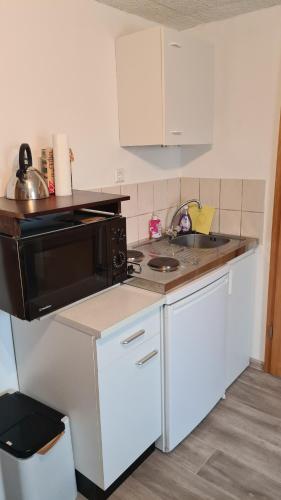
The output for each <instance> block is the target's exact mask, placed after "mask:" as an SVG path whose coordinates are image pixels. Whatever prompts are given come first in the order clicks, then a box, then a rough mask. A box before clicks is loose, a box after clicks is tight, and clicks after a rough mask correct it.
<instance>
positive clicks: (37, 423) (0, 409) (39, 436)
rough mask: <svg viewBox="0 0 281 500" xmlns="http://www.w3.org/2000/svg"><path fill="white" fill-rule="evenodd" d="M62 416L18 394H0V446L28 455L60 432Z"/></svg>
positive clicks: (13, 453)
mask: <svg viewBox="0 0 281 500" xmlns="http://www.w3.org/2000/svg"><path fill="white" fill-rule="evenodd" d="M62 417H63V416H62V415H61V414H60V413H58V412H56V411H55V410H52V409H50V408H48V407H47V406H45V405H42V404H41V403H38V402H37V401H34V400H33V399H31V398H28V397H27V396H24V395H22V394H20V393H15V394H6V395H4V396H3V397H0V448H2V449H3V450H5V451H7V452H8V453H10V454H11V455H14V456H15V457H17V458H29V457H31V456H32V455H34V454H35V453H37V452H38V451H40V450H41V448H43V447H44V446H45V445H46V444H48V443H49V442H50V441H52V440H53V439H55V438H56V437H57V436H58V435H59V434H61V433H62V432H63V431H64V429H65V425H64V423H63V422H62V421H61V418H62Z"/></svg>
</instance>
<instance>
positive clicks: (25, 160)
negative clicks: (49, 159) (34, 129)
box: [16, 143, 32, 181]
mask: <svg viewBox="0 0 281 500" xmlns="http://www.w3.org/2000/svg"><path fill="white" fill-rule="evenodd" d="M29 167H32V154H31V149H30V146H29V144H25V143H24V144H21V146H20V150H19V169H18V171H17V173H16V175H17V177H18V178H19V179H20V181H23V176H24V174H25V173H26V171H27V169H28V168H29Z"/></svg>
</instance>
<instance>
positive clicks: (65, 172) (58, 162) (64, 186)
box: [53, 134, 72, 196]
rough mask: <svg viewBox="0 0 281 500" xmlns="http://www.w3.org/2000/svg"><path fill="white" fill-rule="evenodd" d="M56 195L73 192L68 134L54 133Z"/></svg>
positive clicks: (67, 194) (66, 194)
mask: <svg viewBox="0 0 281 500" xmlns="http://www.w3.org/2000/svg"><path fill="white" fill-rule="evenodd" d="M53 150H54V169H55V192H56V196H69V195H71V194H72V187H71V167H70V159H69V146H68V141H67V135H66V134H53Z"/></svg>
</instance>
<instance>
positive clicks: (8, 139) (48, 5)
mask: <svg viewBox="0 0 281 500" xmlns="http://www.w3.org/2000/svg"><path fill="white" fill-rule="evenodd" d="M152 24H153V23H150V22H149V21H145V20H142V19H141V18H138V17H136V16H132V15H129V14H126V13H124V12H121V11H118V10H116V9H112V8H111V7H107V6H104V5H101V4H99V3H97V2H95V1H94V0H40V1H38V0H24V1H19V0H0V47H1V64H2V72H1V82H0V109H1V122H0V137H1V142H0V196H1V195H3V192H4V188H5V185H6V182H7V179H8V176H9V174H10V170H11V166H12V164H13V162H14V160H15V157H16V156H17V150H18V146H19V144H20V143H21V142H24V141H26V142H29V143H30V145H31V147H32V150H33V153H34V158H35V159H36V161H37V158H38V153H39V151H40V148H41V147H44V146H48V145H49V144H50V136H51V133H52V132H58V131H66V132H67V133H68V134H69V138H70V143H71V146H72V148H73V150H74V153H75V156H76V161H75V164H74V170H73V177H74V186H75V187H76V188H81V189H85V188H91V187H97V186H106V185H112V184H113V183H114V170H115V168H116V167H124V168H125V173H126V178H125V182H128V183H130V182H136V181H137V182H139V181H146V180H154V179H159V178H168V177H174V176H176V175H178V170H177V167H179V155H180V151H179V149H178V148H171V149H169V150H167V149H163V148H160V147H152V148H145V149H143V148H131V149H127V150H125V149H121V148H120V147H119V143H118V120H117V112H118V110H117V95H116V80H115V46H114V41H115V38H116V37H117V36H119V35H121V34H126V33H129V32H131V31H136V30H140V29H144V28H146V27H149V26H151V25H152Z"/></svg>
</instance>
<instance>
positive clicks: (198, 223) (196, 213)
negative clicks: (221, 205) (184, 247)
mask: <svg viewBox="0 0 281 500" xmlns="http://www.w3.org/2000/svg"><path fill="white" fill-rule="evenodd" d="M188 211H189V215H190V217H191V220H192V230H193V231H196V232H197V233H202V234H209V232H210V229H211V226H212V222H213V218H214V215H215V211H216V209H215V208H213V207H208V205H204V206H203V207H202V208H198V206H197V205H190V206H189V209H188Z"/></svg>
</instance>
